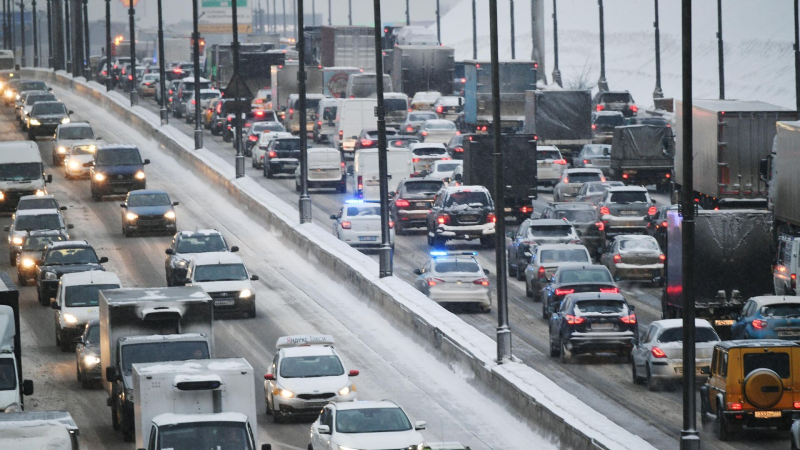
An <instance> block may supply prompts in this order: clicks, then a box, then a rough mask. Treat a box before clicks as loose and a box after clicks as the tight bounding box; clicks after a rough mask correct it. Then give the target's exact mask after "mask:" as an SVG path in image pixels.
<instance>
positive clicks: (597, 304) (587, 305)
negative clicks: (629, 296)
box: [574, 300, 625, 314]
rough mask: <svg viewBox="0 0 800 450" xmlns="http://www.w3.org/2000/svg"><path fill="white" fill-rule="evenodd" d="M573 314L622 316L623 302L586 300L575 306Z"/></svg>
mask: <svg viewBox="0 0 800 450" xmlns="http://www.w3.org/2000/svg"><path fill="white" fill-rule="evenodd" d="M574 309H575V314H581V313H584V314H586V313H594V314H622V311H623V310H624V309H625V302H622V301H619V300H588V301H582V302H578V303H576V304H575V308H574Z"/></svg>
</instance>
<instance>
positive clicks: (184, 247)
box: [164, 230, 239, 286]
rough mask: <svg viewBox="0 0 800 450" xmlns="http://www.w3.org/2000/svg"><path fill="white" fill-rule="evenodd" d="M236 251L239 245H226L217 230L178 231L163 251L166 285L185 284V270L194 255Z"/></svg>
mask: <svg viewBox="0 0 800 450" xmlns="http://www.w3.org/2000/svg"><path fill="white" fill-rule="evenodd" d="M228 251H229V252H238V251H239V247H237V246H235V245H234V246H233V247H230V248H229V247H228V243H227V242H226V241H225V238H224V237H223V236H222V233H220V232H219V231H217V230H197V231H179V232H177V233H175V237H173V238H172V245H171V246H170V248H168V249H167V250H166V251H165V253H166V254H167V258H166V259H165V260H164V270H165V271H166V277H167V286H183V285H184V284H186V271H187V270H188V269H189V262H190V261H191V259H192V257H194V255H196V254H199V253H211V252H228Z"/></svg>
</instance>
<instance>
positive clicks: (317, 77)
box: [267, 61, 323, 121]
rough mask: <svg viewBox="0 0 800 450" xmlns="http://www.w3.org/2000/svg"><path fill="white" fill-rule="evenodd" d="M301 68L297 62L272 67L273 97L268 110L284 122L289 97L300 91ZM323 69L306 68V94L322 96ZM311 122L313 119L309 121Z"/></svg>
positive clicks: (315, 67)
mask: <svg viewBox="0 0 800 450" xmlns="http://www.w3.org/2000/svg"><path fill="white" fill-rule="evenodd" d="M299 69H300V66H299V64H298V62H297V61H286V63H285V64H281V65H276V66H272V67H271V69H270V70H271V71H272V75H271V76H270V84H269V86H270V87H271V90H272V97H271V99H270V101H269V102H267V109H271V110H273V111H275V112H276V113H277V114H278V117H279V118H280V119H281V120H283V117H284V116H285V114H286V108H287V106H288V101H289V96H290V95H292V94H298V93H299V92H300V89H299V87H298V85H297V72H298V70H299ZM322 86H323V75H322V68H320V67H317V66H310V67H309V66H306V93H307V94H322V92H323V87H322ZM308 120H309V121H311V120H312V119H308Z"/></svg>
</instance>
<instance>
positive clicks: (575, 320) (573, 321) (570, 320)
mask: <svg viewBox="0 0 800 450" xmlns="http://www.w3.org/2000/svg"><path fill="white" fill-rule="evenodd" d="M564 318H565V319H567V325H580V324H582V323H584V322H586V318H584V317H580V316H573V315H572V314H567V315H565V316H564Z"/></svg>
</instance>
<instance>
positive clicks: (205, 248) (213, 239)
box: [175, 234, 228, 253]
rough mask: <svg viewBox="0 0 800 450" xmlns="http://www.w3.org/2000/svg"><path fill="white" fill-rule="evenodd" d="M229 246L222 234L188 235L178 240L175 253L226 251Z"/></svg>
mask: <svg viewBox="0 0 800 450" xmlns="http://www.w3.org/2000/svg"><path fill="white" fill-rule="evenodd" d="M227 249H228V248H227V247H226V246H225V241H224V240H223V239H222V236H220V235H213V234H212V235H207V236H186V237H182V238H180V240H179V241H178V246H177V249H176V250H175V253H207V252H224V251H226V250H227Z"/></svg>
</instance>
